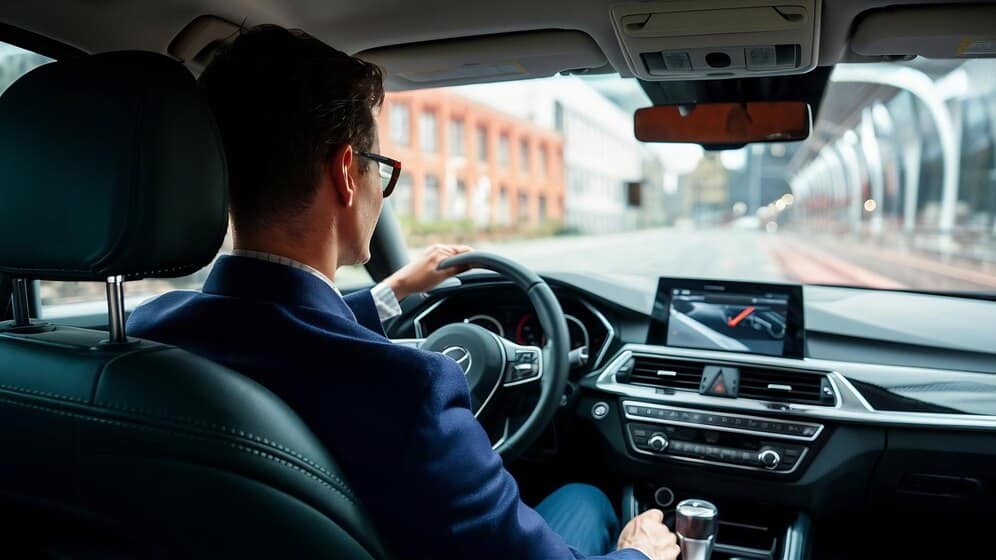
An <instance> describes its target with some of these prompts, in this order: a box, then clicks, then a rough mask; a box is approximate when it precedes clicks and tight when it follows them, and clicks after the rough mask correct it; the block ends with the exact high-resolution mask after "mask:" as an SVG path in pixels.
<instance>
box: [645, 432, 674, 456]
mask: <svg viewBox="0 0 996 560" xmlns="http://www.w3.org/2000/svg"><path fill="white" fill-rule="evenodd" d="M647 443H648V444H649V445H650V449H652V450H653V451H655V452H657V453H660V452H661V451H664V450H665V449H667V446H668V445H670V444H671V442H670V441H668V439H667V436H666V435H664V434H662V433H660V432H654V433H653V434H651V436H650V440H648V441H647Z"/></svg>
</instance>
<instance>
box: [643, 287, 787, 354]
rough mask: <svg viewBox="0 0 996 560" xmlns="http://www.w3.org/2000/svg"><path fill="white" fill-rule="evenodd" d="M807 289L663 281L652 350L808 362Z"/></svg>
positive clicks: (652, 329) (655, 312)
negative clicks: (804, 291)
mask: <svg viewBox="0 0 996 560" xmlns="http://www.w3.org/2000/svg"><path fill="white" fill-rule="evenodd" d="M803 325H804V322H803V306H802V287H801V286H794V285H787V284H757V283H750V282H717V281H712V280H695V279H688V278H661V279H660V282H659V283H658V286H657V297H656V300H655V301H654V309H653V317H652V322H651V326H650V331H649V334H648V337H647V343H648V344H664V345H667V346H678V347H684V348H703V349H708V350H726V351H731V352H748V353H753V354H765V355H769V356H784V357H791V358H801V357H803V343H804V331H805V329H804V327H803Z"/></svg>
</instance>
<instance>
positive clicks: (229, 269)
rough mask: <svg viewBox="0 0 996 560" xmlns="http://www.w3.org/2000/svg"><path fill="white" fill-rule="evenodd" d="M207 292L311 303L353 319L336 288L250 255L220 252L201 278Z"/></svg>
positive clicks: (310, 305)
mask: <svg viewBox="0 0 996 560" xmlns="http://www.w3.org/2000/svg"><path fill="white" fill-rule="evenodd" d="M202 291H203V292H204V293H206V294H215V295H221V296H228V297H237V298H244V299H250V300H256V301H266V302H271V303H277V304H282V305H290V306H297V307H310V308H313V309H317V310H319V311H324V312H326V313H332V314H334V315H338V316H340V317H344V318H347V319H350V320H352V321H355V320H356V316H355V315H353V311H352V310H351V309H350V308H349V306H348V305H346V302H345V301H344V300H343V299H342V296H341V295H339V294H338V293H337V292H336V291H335V290H333V289H332V288H331V287H330V286H329V285H328V284H327V283H325V282H323V281H322V280H321V279H320V278H318V277H317V276H315V275H314V274H311V273H309V272H307V271H304V270H299V269H296V268H292V267H290V266H287V265H283V264H280V263H273V262H267V261H263V260H259V259H255V258H251V257H240V256H236V255H222V256H220V257H218V259H217V260H216V261H215V263H214V266H213V267H211V273H210V274H209V275H208V277H207V280H205V281H204V289H203V290H202Z"/></svg>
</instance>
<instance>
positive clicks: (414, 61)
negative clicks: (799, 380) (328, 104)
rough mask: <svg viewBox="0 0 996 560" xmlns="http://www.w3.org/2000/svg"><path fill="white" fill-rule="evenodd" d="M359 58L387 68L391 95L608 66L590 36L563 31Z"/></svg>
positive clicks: (373, 52)
mask: <svg viewBox="0 0 996 560" xmlns="http://www.w3.org/2000/svg"><path fill="white" fill-rule="evenodd" d="M356 56H358V57H360V58H362V59H364V60H368V61H370V62H373V63H375V64H377V65H379V66H381V67H382V68H384V70H385V72H386V74H387V77H386V80H385V81H386V86H387V89H389V90H393V91H398V90H408V89H419V88H432V87H444V86H451V85H462V84H475V83H486V82H499V81H508V80H525V79H529V78H544V77H548V76H553V75H554V74H557V73H559V72H564V71H583V70H586V69H597V68H601V67H604V66H606V64H607V61H606V59H605V55H604V54H603V53H602V50H601V49H600V48H599V47H598V45H597V44H596V43H595V41H594V40H593V39H592V38H591V37H589V36H588V35H587V34H585V33H582V32H580V31H570V30H560V29H557V30H543V31H524V32H520V33H508V34H502V35H489V36H484V37H470V38H464V39H447V40H443V41H432V42H427V43H416V44H407V45H397V46H392V47H380V48H376V49H370V50H366V51H363V52H360V53H357V54H356Z"/></svg>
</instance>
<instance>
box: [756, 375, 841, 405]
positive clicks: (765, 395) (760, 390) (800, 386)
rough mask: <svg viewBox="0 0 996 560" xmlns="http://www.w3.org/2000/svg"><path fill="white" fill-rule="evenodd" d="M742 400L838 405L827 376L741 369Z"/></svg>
mask: <svg viewBox="0 0 996 560" xmlns="http://www.w3.org/2000/svg"><path fill="white" fill-rule="evenodd" d="M739 396H740V397H742V398H748V399H760V400H764V401H785V402H794V403H801V404H816V405H826V406H832V405H833V404H834V403H835V396H834V392H833V387H831V385H830V380H829V379H827V376H826V375H820V374H817V373H812V372H802V371H792V370H784V369H770V368H757V367H741V368H740V392H739Z"/></svg>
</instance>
